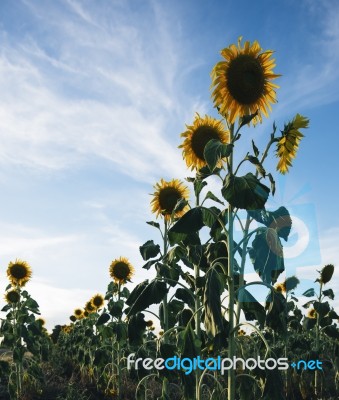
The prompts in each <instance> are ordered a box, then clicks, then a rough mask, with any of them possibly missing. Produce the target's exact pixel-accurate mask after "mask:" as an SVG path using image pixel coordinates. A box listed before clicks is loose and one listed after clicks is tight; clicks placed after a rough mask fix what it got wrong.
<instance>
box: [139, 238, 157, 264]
mask: <svg viewBox="0 0 339 400" xmlns="http://www.w3.org/2000/svg"><path fill="white" fill-rule="evenodd" d="M139 250H140V254H141V256H142V258H143V260H144V261H147V260H149V259H150V258H154V257H156V256H157V255H158V254H159V253H160V246H159V245H158V244H154V242H153V240H148V241H147V242H146V243H145V244H143V245H142V246H140V247H139Z"/></svg>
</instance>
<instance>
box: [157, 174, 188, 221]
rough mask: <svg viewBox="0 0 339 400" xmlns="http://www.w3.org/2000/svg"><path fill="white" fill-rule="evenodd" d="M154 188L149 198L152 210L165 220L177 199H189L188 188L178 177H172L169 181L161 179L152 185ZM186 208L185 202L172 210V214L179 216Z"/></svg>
mask: <svg viewBox="0 0 339 400" xmlns="http://www.w3.org/2000/svg"><path fill="white" fill-rule="evenodd" d="M154 189H155V192H154V194H153V198H152V200H151V207H152V212H153V213H155V214H156V216H158V215H159V214H161V215H163V217H164V218H165V220H167V221H169V220H170V219H171V216H172V214H173V212H174V210H175V206H176V205H177V203H178V201H180V200H183V201H187V200H188V199H189V191H188V188H187V187H186V186H185V185H184V184H183V183H182V182H181V181H180V180H179V179H172V180H171V181H169V182H166V181H165V180H164V179H161V180H160V182H158V183H157V184H156V185H155V186H154ZM187 210H188V205H187V204H186V205H184V206H183V207H181V208H179V209H177V210H176V211H175V212H174V216H175V217H181V216H182V215H184V214H185V212H186V211H187Z"/></svg>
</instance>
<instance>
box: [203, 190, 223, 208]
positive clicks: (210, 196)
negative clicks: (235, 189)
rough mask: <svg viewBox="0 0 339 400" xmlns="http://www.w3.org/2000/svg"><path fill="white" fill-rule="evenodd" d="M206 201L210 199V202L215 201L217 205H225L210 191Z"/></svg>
mask: <svg viewBox="0 0 339 400" xmlns="http://www.w3.org/2000/svg"><path fill="white" fill-rule="evenodd" d="M205 199H210V200H213V201H215V202H217V203H219V204H222V205H224V202H223V201H221V200H220V199H218V197H217V196H215V195H214V194H213V193H212V192H211V191H208V192H207V194H206V196H205Z"/></svg>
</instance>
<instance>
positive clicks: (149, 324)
mask: <svg viewBox="0 0 339 400" xmlns="http://www.w3.org/2000/svg"><path fill="white" fill-rule="evenodd" d="M146 326H147V328H151V327H152V326H153V321H152V320H151V319H150V320H148V321H146Z"/></svg>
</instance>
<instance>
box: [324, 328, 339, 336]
mask: <svg viewBox="0 0 339 400" xmlns="http://www.w3.org/2000/svg"><path fill="white" fill-rule="evenodd" d="M323 332H325V333H326V335H327V336H329V337H331V338H333V339H339V330H338V328H337V327H336V325H330V326H326V327H325V328H324V329H323Z"/></svg>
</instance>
